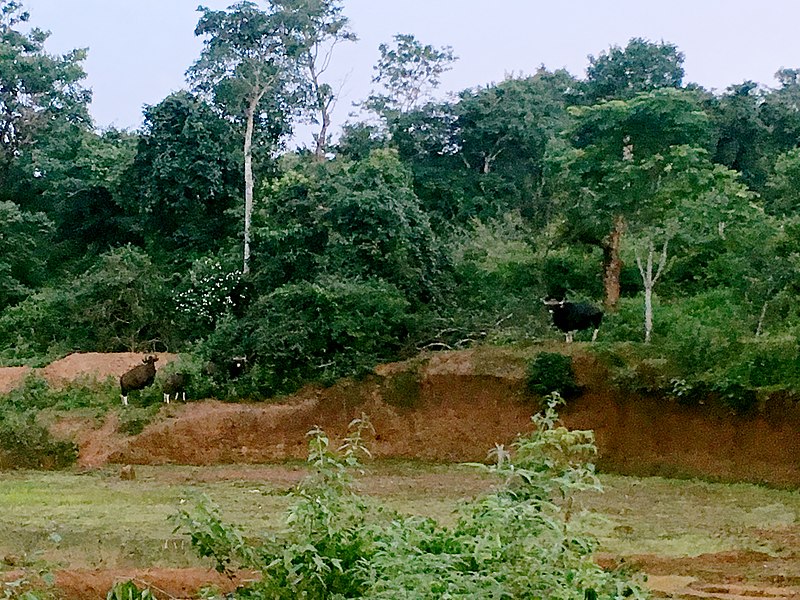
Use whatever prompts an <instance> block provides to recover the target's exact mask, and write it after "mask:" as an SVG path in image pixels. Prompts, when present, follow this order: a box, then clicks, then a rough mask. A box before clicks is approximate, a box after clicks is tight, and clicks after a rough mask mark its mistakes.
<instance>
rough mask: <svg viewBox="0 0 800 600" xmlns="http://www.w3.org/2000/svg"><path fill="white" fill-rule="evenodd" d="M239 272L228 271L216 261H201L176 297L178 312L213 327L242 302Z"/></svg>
mask: <svg viewBox="0 0 800 600" xmlns="http://www.w3.org/2000/svg"><path fill="white" fill-rule="evenodd" d="M241 280H242V272H241V271H237V270H233V271H229V270H226V269H225V267H223V265H222V263H221V262H220V261H219V260H218V259H215V258H209V257H205V258H201V259H199V260H196V261H195V262H194V263H193V264H192V268H191V270H190V271H189V281H188V286H187V288H186V289H184V290H183V291H181V292H179V293H178V295H177V297H176V298H175V302H176V306H177V309H178V311H179V312H181V313H183V314H184V315H186V316H188V317H191V318H192V319H197V320H200V321H202V322H203V323H204V324H207V325H213V324H214V323H216V321H217V319H218V318H219V317H221V316H222V315H224V314H227V313H228V312H230V310H231V309H233V308H234V307H235V306H236V305H237V303H238V302H239V301H241V300H242V297H241V295H240V294H239V293H238V291H237V290H238V288H239V285H240V283H241Z"/></svg>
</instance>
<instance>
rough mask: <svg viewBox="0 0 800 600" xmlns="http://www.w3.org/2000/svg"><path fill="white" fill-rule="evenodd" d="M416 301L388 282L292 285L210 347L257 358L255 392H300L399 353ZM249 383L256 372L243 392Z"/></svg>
mask: <svg viewBox="0 0 800 600" xmlns="http://www.w3.org/2000/svg"><path fill="white" fill-rule="evenodd" d="M408 307H409V305H408V302H407V301H406V300H405V299H404V298H403V296H402V294H400V292H399V291H398V290H397V289H396V288H395V287H393V286H392V285H390V284H387V283H384V282H381V281H374V280H373V281H358V280H346V279H344V280H333V279H327V280H323V281H319V282H316V283H311V282H301V283H297V284H290V285H285V286H283V287H281V288H278V289H277V290H275V291H274V292H272V293H271V294H268V295H265V296H262V297H260V298H259V299H258V300H257V301H256V302H254V303H253V305H252V307H251V308H250V310H249V311H248V312H247V314H246V315H245V316H244V317H243V318H242V319H241V320H240V321H238V322H234V321H232V320H228V321H226V322H224V323H222V324H221V326H220V327H218V328H217V330H216V331H215V333H214V335H212V336H211V337H210V338H209V340H208V341H207V342H206V344H205V345H204V347H205V351H206V353H207V354H209V355H211V356H227V357H230V356H233V355H236V354H240V355H245V356H248V357H250V358H251V359H252V360H253V362H254V363H255V365H256V366H255V367H254V368H253V369H252V370H251V371H250V373H248V376H249V382H250V384H251V385H252V386H253V388H254V389H252V392H253V393H257V394H259V395H262V396H263V394H270V393H275V392H287V391H293V390H295V389H297V388H298V387H299V386H301V385H302V384H303V383H304V382H306V381H324V382H332V381H333V380H335V379H336V378H338V377H342V376H347V375H355V374H361V373H363V372H365V371H366V370H369V369H371V368H372V367H373V366H375V365H376V364H378V363H380V362H381V361H385V360H389V359H391V358H393V357H394V356H396V354H397V352H398V351H399V349H400V347H401V345H402V344H403V342H404V340H405V339H406V338H407V335H408V330H409V327H410V321H409V312H408ZM234 349H235V350H234ZM247 384H248V377H244V378H242V381H241V382H237V386H238V387H239V388H240V389H242V391H243V392H245V391H246V386H247Z"/></svg>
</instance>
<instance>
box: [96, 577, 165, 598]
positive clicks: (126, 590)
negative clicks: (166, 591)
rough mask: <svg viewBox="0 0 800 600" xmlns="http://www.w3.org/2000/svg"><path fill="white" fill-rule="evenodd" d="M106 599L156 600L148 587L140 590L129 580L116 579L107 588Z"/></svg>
mask: <svg viewBox="0 0 800 600" xmlns="http://www.w3.org/2000/svg"><path fill="white" fill-rule="evenodd" d="M106 600H156V597H155V596H154V595H153V593H152V592H151V591H150V589H149V588H145V589H143V590H140V589H139V588H138V587H137V586H136V584H135V583H134V582H133V581H131V580H128V581H118V582H117V583H115V584H114V586H113V587H112V588H111V589H110V590H108V594H107V595H106Z"/></svg>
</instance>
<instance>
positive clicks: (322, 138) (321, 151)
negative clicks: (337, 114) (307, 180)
mask: <svg viewBox="0 0 800 600" xmlns="http://www.w3.org/2000/svg"><path fill="white" fill-rule="evenodd" d="M320 113H321V114H322V124H321V125H320V129H319V134H318V135H317V136H316V148H315V149H314V156H315V157H316V159H317V160H320V161H321V160H322V159H323V158H325V153H326V152H327V150H328V142H327V140H328V128H329V127H330V126H331V114H330V111H329V110H328V107H327V106H324V105H323V106H322V107H321V108H320Z"/></svg>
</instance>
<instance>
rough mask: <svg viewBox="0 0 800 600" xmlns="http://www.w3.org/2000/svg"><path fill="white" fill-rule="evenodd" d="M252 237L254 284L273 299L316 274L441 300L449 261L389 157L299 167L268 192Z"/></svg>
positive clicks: (384, 153)
mask: <svg viewBox="0 0 800 600" xmlns="http://www.w3.org/2000/svg"><path fill="white" fill-rule="evenodd" d="M265 195H266V206H265V208H264V210H263V211H262V212H261V214H260V215H258V218H257V226H256V227H255V232H254V234H255V235H254V237H255V240H256V243H255V250H254V265H253V271H254V278H255V280H256V282H257V286H258V288H259V289H260V290H263V291H264V292H270V291H272V290H273V289H275V288H276V287H279V286H280V285H283V284H285V283H290V282H296V281H298V280H305V281H310V280H314V279H315V278H316V277H319V276H320V275H321V274H323V273H324V274H326V275H329V276H338V277H345V278H380V279H383V280H385V281H387V282H389V283H391V284H393V285H395V286H397V287H398V288H400V289H401V290H403V292H404V293H405V295H406V297H407V298H408V299H409V300H410V301H412V302H422V303H431V302H435V301H436V300H438V299H439V298H440V297H441V295H442V287H443V285H444V281H443V280H445V279H446V272H447V269H448V266H447V262H448V261H447V257H446V256H445V255H444V254H443V252H442V251H441V248H440V247H439V243H438V240H437V238H436V236H435V235H434V233H433V231H432V229H431V225H430V222H429V219H428V217H427V215H426V214H425V213H424V212H423V211H422V210H421V207H420V204H419V200H418V199H417V197H416V196H415V194H414V191H413V187H412V179H411V174H410V172H409V171H408V169H407V168H406V167H405V166H404V165H403V164H402V163H401V162H400V160H399V159H398V156H397V153H396V152H395V151H393V150H383V149H379V150H374V151H373V152H371V153H370V154H369V156H368V157H367V158H366V159H364V160H361V161H358V162H350V161H346V160H338V161H331V162H330V163H327V164H324V165H318V164H316V163H313V164H310V165H305V166H303V165H298V166H297V168H296V169H294V170H292V171H290V172H288V173H286V174H285V175H284V176H282V177H281V178H280V179H278V180H277V181H276V182H274V183H273V184H272V185H271V186H270V187H269V188H268V189H267V190H265Z"/></svg>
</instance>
